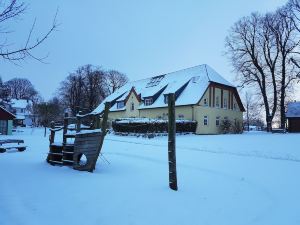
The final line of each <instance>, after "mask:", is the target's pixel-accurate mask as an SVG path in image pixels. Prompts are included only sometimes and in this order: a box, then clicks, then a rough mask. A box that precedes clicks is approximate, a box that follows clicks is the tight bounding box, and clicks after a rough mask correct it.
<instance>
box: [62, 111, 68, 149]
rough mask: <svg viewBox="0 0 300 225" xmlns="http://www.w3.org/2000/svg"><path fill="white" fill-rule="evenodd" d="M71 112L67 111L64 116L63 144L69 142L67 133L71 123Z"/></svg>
mask: <svg viewBox="0 0 300 225" xmlns="http://www.w3.org/2000/svg"><path fill="white" fill-rule="evenodd" d="M68 117H69V114H68V113H65V118H64V130H63V144H66V143H67V138H66V134H67V132H68V125H69V118H68Z"/></svg>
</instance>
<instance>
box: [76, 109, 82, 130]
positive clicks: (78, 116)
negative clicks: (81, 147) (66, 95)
mask: <svg viewBox="0 0 300 225" xmlns="http://www.w3.org/2000/svg"><path fill="white" fill-rule="evenodd" d="M80 114H81V111H79V112H78V114H77V116H76V133H79V132H80V130H81V117H80Z"/></svg>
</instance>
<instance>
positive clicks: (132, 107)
mask: <svg viewBox="0 0 300 225" xmlns="http://www.w3.org/2000/svg"><path fill="white" fill-rule="evenodd" d="M130 110H131V111H134V103H133V102H132V103H131V105H130Z"/></svg>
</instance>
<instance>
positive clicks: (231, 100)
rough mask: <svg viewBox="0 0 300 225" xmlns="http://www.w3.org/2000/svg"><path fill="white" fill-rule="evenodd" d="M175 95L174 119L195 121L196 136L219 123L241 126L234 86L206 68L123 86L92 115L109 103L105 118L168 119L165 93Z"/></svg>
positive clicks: (240, 108) (212, 131)
mask: <svg viewBox="0 0 300 225" xmlns="http://www.w3.org/2000/svg"><path fill="white" fill-rule="evenodd" d="M168 93H175V96H176V103H175V105H176V118H177V119H185V120H195V121H197V122H198V125H197V131H196V133H197V134H217V133H219V130H220V129H219V126H220V124H221V121H222V120H225V119H226V120H227V119H229V120H231V121H232V122H235V123H238V124H240V125H241V126H242V123H243V112H244V111H245V109H244V107H243V104H242V102H241V100H240V97H239V94H238V92H237V89H236V87H235V86H233V85H232V84H231V83H229V82H228V81H226V80H225V79H224V78H223V77H222V76H221V75H219V74H218V73H217V72H216V71H214V70H213V69H212V68H211V67H209V66H208V65H200V66H195V67H192V68H188V69H184V70H180V71H177V72H173V73H168V74H164V75H160V76H155V77H151V78H148V79H143V80H138V81H134V82H131V83H127V84H126V85H124V86H123V87H121V88H120V89H118V90H117V91H116V92H114V93H113V94H112V95H110V96H108V97H107V98H106V99H105V100H104V101H103V103H102V104H100V105H99V106H98V107H97V108H96V109H95V110H94V111H93V113H99V112H102V111H103V110H104V103H105V102H111V108H110V113H109V119H110V120H114V119H117V118H128V117H136V118H142V117H146V118H160V119H167V118H168V108H167V106H168V104H167V94H168Z"/></svg>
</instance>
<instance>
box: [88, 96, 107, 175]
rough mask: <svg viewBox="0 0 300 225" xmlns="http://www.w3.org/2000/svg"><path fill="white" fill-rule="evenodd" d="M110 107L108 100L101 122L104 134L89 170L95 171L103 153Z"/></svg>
mask: <svg viewBox="0 0 300 225" xmlns="http://www.w3.org/2000/svg"><path fill="white" fill-rule="evenodd" d="M109 108H110V102H106V103H105V109H104V113H103V117H102V124H101V132H102V135H101V140H100V147H99V149H98V150H97V153H96V157H95V160H94V161H93V162H92V166H91V170H89V172H93V171H94V170H95V168H96V163H97V159H98V158H99V155H100V153H101V149H102V146H103V142H104V137H105V135H106V129H107V121H108V113H109Z"/></svg>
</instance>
